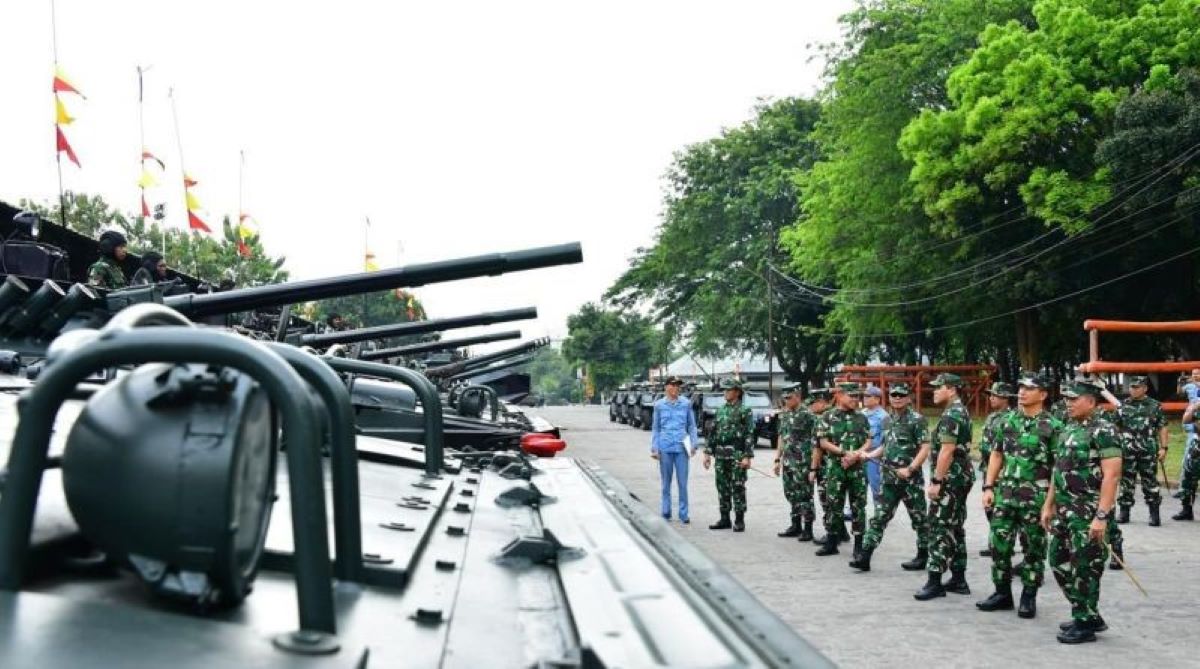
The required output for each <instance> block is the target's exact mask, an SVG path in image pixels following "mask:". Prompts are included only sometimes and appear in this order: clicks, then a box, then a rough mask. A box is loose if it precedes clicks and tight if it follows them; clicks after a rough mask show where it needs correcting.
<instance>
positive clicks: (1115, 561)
mask: <svg viewBox="0 0 1200 669" xmlns="http://www.w3.org/2000/svg"><path fill="white" fill-rule="evenodd" d="M1108 568H1109V569H1112V570H1113V571H1121V570H1122V569H1124V568H1125V546H1123V545H1122V544H1120V543H1115V544H1113V545H1112V559H1110V560H1109V561H1108Z"/></svg>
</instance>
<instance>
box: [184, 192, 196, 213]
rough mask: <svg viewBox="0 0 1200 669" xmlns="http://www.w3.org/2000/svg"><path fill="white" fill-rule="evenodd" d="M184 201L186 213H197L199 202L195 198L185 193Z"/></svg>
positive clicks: (189, 193)
mask: <svg viewBox="0 0 1200 669" xmlns="http://www.w3.org/2000/svg"><path fill="white" fill-rule="evenodd" d="M184 200H185V201H186V202H187V210H188V211H199V210H200V201H199V200H197V199H196V196H195V195H192V194H191V192H187V193H186V194H185V197H184Z"/></svg>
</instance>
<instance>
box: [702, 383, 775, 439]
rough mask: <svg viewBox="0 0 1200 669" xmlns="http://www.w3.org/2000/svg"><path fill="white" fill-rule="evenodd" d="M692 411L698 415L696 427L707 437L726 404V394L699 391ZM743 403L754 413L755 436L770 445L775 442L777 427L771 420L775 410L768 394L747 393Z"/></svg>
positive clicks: (714, 391)
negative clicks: (718, 413) (719, 411)
mask: <svg viewBox="0 0 1200 669" xmlns="http://www.w3.org/2000/svg"><path fill="white" fill-rule="evenodd" d="M691 402H692V411H693V412H695V414H696V425H697V426H699V428H700V433H701V434H702V435H705V436H707V435H708V434H710V433H711V432H712V426H713V418H714V416H716V413H717V409H719V408H721V406H722V405H724V404H725V393H724V392H723V391H720V390H697V391H695V392H694V393H692V397H691ZM742 402H744V403H745V404H746V406H748V407H750V410H751V411H752V412H753V413H754V434H755V436H757V437H758V438H759V439H766V440H767V442H768V443H769V444H773V443H774V442H775V425H774V421H773V420H771V416H772V415H773V413H774V412H773V410H772V408H771V400H770V399H769V398H768V397H767V395H766V393H758V392H753V391H747V392H745V393H744V394H743V396H742Z"/></svg>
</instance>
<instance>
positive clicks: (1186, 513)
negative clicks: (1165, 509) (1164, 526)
mask: <svg viewBox="0 0 1200 669" xmlns="http://www.w3.org/2000/svg"><path fill="white" fill-rule="evenodd" d="M1195 519H1196V518H1195V516H1193V515H1192V505H1191V504H1189V503H1186V502H1185V503H1184V505H1183V507H1182V508H1180V509H1179V513H1177V514H1175V515H1173V516H1171V520H1195Z"/></svg>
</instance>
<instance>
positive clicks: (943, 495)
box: [913, 373, 975, 601]
mask: <svg viewBox="0 0 1200 669" xmlns="http://www.w3.org/2000/svg"><path fill="white" fill-rule="evenodd" d="M929 385H931V386H933V388H934V393H933V401H934V402H936V403H937V404H940V405H943V406H945V407H946V408H945V410H944V411H943V412H942V417H941V418H940V419H939V420H938V424H937V428H936V429H935V430H934V432H933V440H932V443H933V452H932V453H931V457H933V463H934V464H933V472H932V475H931V476H930V478H929V485H928V487H927V488H926V497H928V498H929V499H930V500H931V502H930V505H929V561H928V564H927V565H926V571H927V572H928V574H929V576H928V579H927V580H926V582H925V585H924V586H923V587H922V588H921V589H920V590H918V591H917V592H916V593H915V594H913V597H915V598H916V599H917V600H919V601H926V600H930V599H933V598H935V597H945V596H946V592H947V591H949V592H953V593H956V594H960V595H969V594H971V586H969V585H968V584H967V539H966V533H965V532H964V531H963V523H964V522H966V519H967V495H968V494H969V493H970V492H971V486H972V485H974V483H975V469H974V468H973V467H972V466H971V456H970V453H971V414H969V413H968V412H967V408H966V407H965V406H963V403H962V400H961V399H959V397H958V389H959V388H961V387H962V385H963V381H962V378H961V377H959V376H958V375H957V374H946V373H943V374H938V376H937V378H935V379H934V380H933V381H931V382H930V384H929ZM947 569H949V570H950V572H951V577H950V580H949V581H947V582H946V584H945V585H943V584H942V574H943V573H944V572H945V571H946V570H947Z"/></svg>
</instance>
